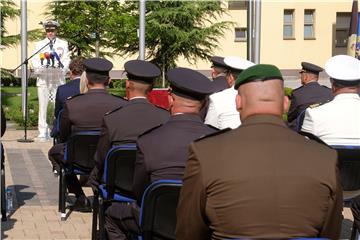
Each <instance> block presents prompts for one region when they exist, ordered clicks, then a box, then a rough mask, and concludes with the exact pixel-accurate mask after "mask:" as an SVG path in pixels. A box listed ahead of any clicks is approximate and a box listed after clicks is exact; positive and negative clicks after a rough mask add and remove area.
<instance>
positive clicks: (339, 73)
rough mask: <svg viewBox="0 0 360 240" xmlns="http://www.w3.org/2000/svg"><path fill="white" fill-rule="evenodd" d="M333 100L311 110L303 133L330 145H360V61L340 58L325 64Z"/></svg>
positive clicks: (306, 116) (306, 118) (344, 57)
mask: <svg viewBox="0 0 360 240" xmlns="http://www.w3.org/2000/svg"><path fill="white" fill-rule="evenodd" d="M325 71H326V73H327V74H328V75H329V77H330V81H331V84H332V91H333V94H334V96H335V97H334V100H332V101H330V102H328V103H325V104H322V105H320V106H317V107H309V108H308V109H307V110H306V112H305V118H304V122H303V125H302V129H301V131H303V132H309V133H312V134H313V135H315V136H317V137H319V138H320V139H321V140H323V141H324V142H325V143H327V144H328V145H360V97H359V95H358V92H359V88H360V60H358V59H356V58H354V57H350V56H346V55H338V56H334V57H332V58H330V59H329V60H328V61H327V62H326V64H325Z"/></svg>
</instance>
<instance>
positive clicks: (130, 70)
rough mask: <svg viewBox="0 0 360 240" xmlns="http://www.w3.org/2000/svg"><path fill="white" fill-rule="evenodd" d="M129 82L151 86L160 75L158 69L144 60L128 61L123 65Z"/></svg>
mask: <svg viewBox="0 0 360 240" xmlns="http://www.w3.org/2000/svg"><path fill="white" fill-rule="evenodd" d="M124 68H125V71H126V73H127V76H128V79H129V80H134V81H141V82H145V83H148V84H152V83H153V82H154V79H155V78H157V77H159V76H160V74H161V71H160V69H159V68H158V67H157V66H156V65H155V64H153V63H151V62H148V61H144V60H130V61H127V62H126V63H125V65H124Z"/></svg>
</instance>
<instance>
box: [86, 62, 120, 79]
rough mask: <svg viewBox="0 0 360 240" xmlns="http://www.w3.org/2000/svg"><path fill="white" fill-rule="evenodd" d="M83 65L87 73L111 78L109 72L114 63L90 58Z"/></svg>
mask: <svg viewBox="0 0 360 240" xmlns="http://www.w3.org/2000/svg"><path fill="white" fill-rule="evenodd" d="M83 64H84V68H85V71H86V73H95V74H99V75H103V76H109V72H110V70H111V69H112V68H113V66H114V65H113V64H112V62H110V61H109V60H106V59H104V58H88V59H85V60H84V62H83Z"/></svg>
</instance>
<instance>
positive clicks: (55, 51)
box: [31, 20, 70, 141]
mask: <svg viewBox="0 0 360 240" xmlns="http://www.w3.org/2000/svg"><path fill="white" fill-rule="evenodd" d="M43 26H44V28H45V31H46V38H45V39H44V40H42V41H39V42H37V43H36V47H35V50H34V53H35V52H36V51H38V50H39V49H41V48H42V47H43V46H45V45H46V44H48V45H47V46H46V47H45V48H44V49H42V50H41V51H40V52H39V53H38V54H36V55H35V56H34V57H33V58H32V62H31V63H32V66H33V68H34V70H35V74H37V75H38V78H37V81H36V86H37V90H38V98H39V119H38V130H39V135H38V137H37V140H39V141H46V140H48V139H49V138H50V132H49V128H48V123H47V120H46V117H47V107H48V102H49V100H50V101H51V102H52V103H54V101H55V93H56V89H57V87H58V86H59V85H62V84H64V83H65V74H66V72H67V71H68V66H69V62H70V58H69V50H68V43H67V42H66V41H64V40H62V39H60V38H57V37H56V33H57V28H58V27H59V23H58V22H56V21H52V20H49V21H46V22H45V23H43Z"/></svg>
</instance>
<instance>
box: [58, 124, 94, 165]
mask: <svg viewBox="0 0 360 240" xmlns="http://www.w3.org/2000/svg"><path fill="white" fill-rule="evenodd" d="M99 137H100V130H99V129H94V130H86V131H77V132H73V133H72V134H71V136H70V138H69V140H68V141H67V142H66V148H65V154H64V156H65V160H66V163H67V165H68V166H69V167H72V166H73V167H76V168H78V169H80V170H82V171H85V172H90V171H91V170H92V169H93V168H94V166H95V160H94V155H95V152H96V147H97V143H98V141H99Z"/></svg>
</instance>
